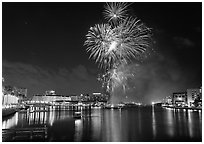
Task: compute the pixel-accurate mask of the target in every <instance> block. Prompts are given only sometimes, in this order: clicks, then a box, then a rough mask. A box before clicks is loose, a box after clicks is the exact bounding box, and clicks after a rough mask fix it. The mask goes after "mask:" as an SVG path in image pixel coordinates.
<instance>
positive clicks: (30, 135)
mask: <svg viewBox="0 0 204 144" xmlns="http://www.w3.org/2000/svg"><path fill="white" fill-rule="evenodd" d="M46 139H47V127H46V126H44V127H41V128H39V127H38V128H14V129H2V141H22V140H23V141H35V140H36V141H38V140H40V141H43V140H44V141H45V140H46Z"/></svg>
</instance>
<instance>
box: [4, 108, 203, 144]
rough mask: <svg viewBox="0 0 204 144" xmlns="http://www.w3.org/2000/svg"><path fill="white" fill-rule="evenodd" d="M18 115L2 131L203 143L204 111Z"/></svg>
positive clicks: (72, 138) (57, 137) (73, 137)
mask: <svg viewBox="0 0 204 144" xmlns="http://www.w3.org/2000/svg"><path fill="white" fill-rule="evenodd" d="M83 115H84V117H83V119H74V118H73V111H66V110H62V111H58V110H53V111H51V112H34V113H16V114H15V115H14V116H10V117H7V118H4V119H3V122H2V128H3V129H6V128H16V127H18V128H19V127H40V126H43V125H45V124H46V125H47V127H48V138H47V140H46V141H94V142H97V141H99V142H112V141H114V142H118V141H124V142H125V141H142V142H153V141H163V142H167V141H202V119H201V118H202V114H201V111H192V110H186V111H185V110H173V109H165V108H157V107H140V108H129V109H122V110H117V109H115V110H110V109H92V110H91V111H83Z"/></svg>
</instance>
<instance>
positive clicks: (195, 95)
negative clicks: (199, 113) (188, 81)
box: [187, 88, 202, 106]
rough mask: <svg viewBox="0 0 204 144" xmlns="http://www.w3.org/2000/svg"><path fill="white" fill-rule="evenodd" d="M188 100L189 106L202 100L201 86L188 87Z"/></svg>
mask: <svg viewBox="0 0 204 144" xmlns="http://www.w3.org/2000/svg"><path fill="white" fill-rule="evenodd" d="M187 100H188V106H192V105H193V103H194V102H195V101H196V100H199V101H202V93H201V88H197V89H196V88H195V89H187ZM201 105H202V104H201Z"/></svg>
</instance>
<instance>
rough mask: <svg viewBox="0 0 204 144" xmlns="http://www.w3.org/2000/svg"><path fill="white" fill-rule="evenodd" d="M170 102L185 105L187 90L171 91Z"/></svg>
mask: <svg viewBox="0 0 204 144" xmlns="http://www.w3.org/2000/svg"><path fill="white" fill-rule="evenodd" d="M172 103H173V105H175V106H186V105H187V92H175V93H173V96H172Z"/></svg>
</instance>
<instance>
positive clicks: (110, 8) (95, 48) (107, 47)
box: [84, 3, 151, 93]
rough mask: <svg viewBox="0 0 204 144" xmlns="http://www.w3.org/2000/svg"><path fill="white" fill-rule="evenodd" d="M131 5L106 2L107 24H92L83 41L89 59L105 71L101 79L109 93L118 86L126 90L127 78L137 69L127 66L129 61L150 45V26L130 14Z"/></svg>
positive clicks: (136, 57)
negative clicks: (129, 7)
mask: <svg viewBox="0 0 204 144" xmlns="http://www.w3.org/2000/svg"><path fill="white" fill-rule="evenodd" d="M129 5H130V4H128V3H107V4H106V5H105V7H104V8H105V10H104V12H103V14H104V16H105V19H107V20H108V23H107V24H96V25H95V26H93V27H90V29H89V31H88V34H87V35H86V41H85V43H84V45H86V46H87V49H86V50H87V52H89V53H90V58H92V59H94V60H95V62H96V63H98V64H99V67H100V68H103V69H104V70H105V74H103V75H100V77H99V78H98V80H100V81H101V82H102V87H105V88H106V91H107V92H109V93H111V92H113V90H114V89H115V88H117V87H119V86H122V87H123V89H124V91H125V89H126V87H128V85H127V81H128V78H132V77H133V76H134V72H132V71H134V70H129V69H127V64H128V63H129V62H130V61H131V60H132V59H138V58H140V56H141V55H142V54H143V53H145V52H146V51H147V50H148V49H149V48H150V47H151V29H150V28H148V27H147V26H146V25H145V24H144V23H142V22H141V20H139V19H137V18H133V17H129V16H128V14H127V12H128V9H127V7H128V6H129Z"/></svg>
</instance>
